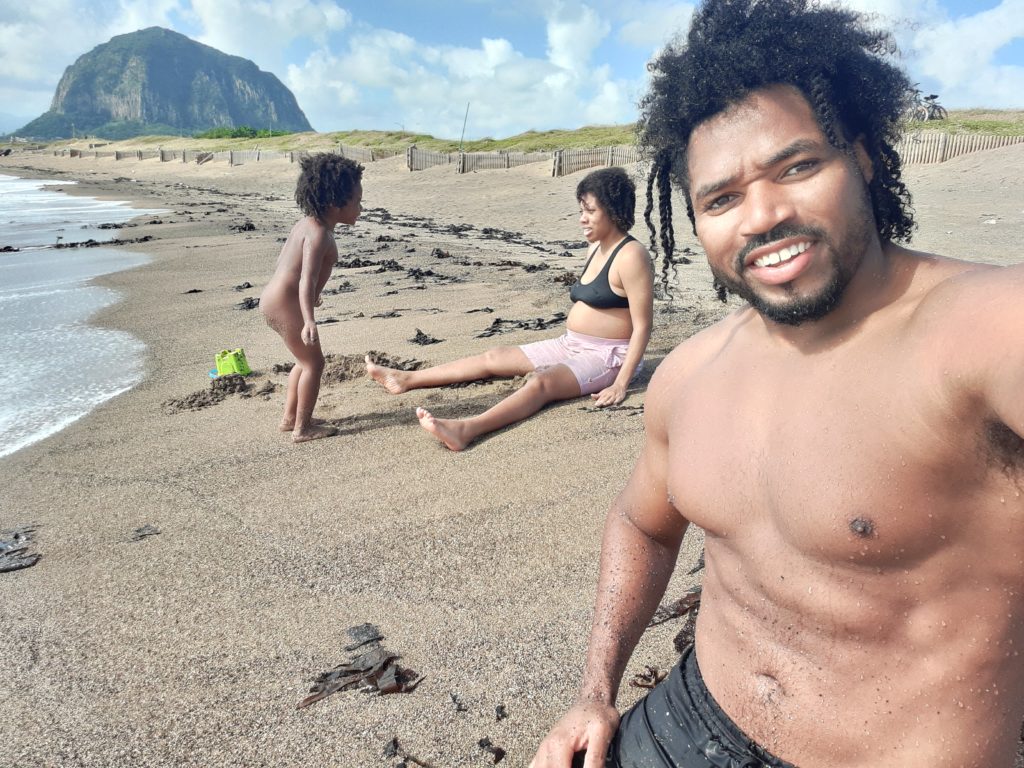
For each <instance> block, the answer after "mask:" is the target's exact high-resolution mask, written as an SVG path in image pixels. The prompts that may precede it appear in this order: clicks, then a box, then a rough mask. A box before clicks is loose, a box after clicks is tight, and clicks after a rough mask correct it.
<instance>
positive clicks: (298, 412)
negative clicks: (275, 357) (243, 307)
mask: <svg viewBox="0 0 1024 768" xmlns="http://www.w3.org/2000/svg"><path fill="white" fill-rule="evenodd" d="M284 342H285V344H287V345H288V349H289V350H290V351H291V353H292V354H293V355H295V359H296V360H297V361H298V362H297V363H296V364H295V367H294V368H292V372H291V373H290V374H289V375H288V394H287V395H286V396H285V418H287V417H288V414H289V411H288V407H289V403H288V398H289V397H290V396H291V394H292V387H293V380H294V393H295V405H294V414H295V417H294V418H295V421H294V427H293V428H292V440H293V441H294V442H296V443H302V442H305V441H307V440H316V439H317V438H320V437H330V436H331V435H333V434H336V432H337V430H335V429H334V428H333V427H323V426H318V425H316V424H314V423H313V409H314V408H315V407H316V399H317V397H318V396H319V394H320V377H321V376H322V375H323V372H324V355H323V352H322V351H321V350H320V343H319V342H317V343H316V344H312V345H309V346H307V345H306V344H303V343H302V339H301V337H300V336H299V331H294V332H293V331H292V329H289V330H288V332H287V333H285V334H284Z"/></svg>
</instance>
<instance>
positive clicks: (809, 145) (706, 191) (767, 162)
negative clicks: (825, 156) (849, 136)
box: [693, 139, 821, 200]
mask: <svg viewBox="0 0 1024 768" xmlns="http://www.w3.org/2000/svg"><path fill="white" fill-rule="evenodd" d="M820 149H821V142H819V141H815V140H814V139H797V140H796V141H794V142H793V143H792V144H790V145H789V146H787V147H783V148H782V149H780V150H779V151H778V152H776V153H775V154H774V155H771V156H769V157H767V158H765V159H764V160H762V161H761V162H759V163H756V164H755V167H756V168H757V169H758V170H761V171H763V170H765V169H766V168H771V167H772V166H773V165H778V164H779V163H784V162H785V161H786V160H789V159H790V158H792V157H796V156H797V155H799V154H803V153H804V152H814V151H817V150H820ZM738 177H739V174H735V175H733V176H729V177H728V178H725V179H719V180H718V181H713V182H710V183H708V184H704V185H703V186H701V187H700V188H699V189H698V190H697V193H696V194H695V195H694V196H693V199H694V200H701V199H703V198H705V197H707V196H708V195H712V194H714V193H715V192H718V191H719V190H720V189H724V188H725V187H728V186H729V185H731V184H733V183H734V182H735V181H736V179H737V178H738Z"/></svg>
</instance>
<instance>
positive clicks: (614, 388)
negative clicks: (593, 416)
mask: <svg viewBox="0 0 1024 768" xmlns="http://www.w3.org/2000/svg"><path fill="white" fill-rule="evenodd" d="M590 399H591V400H593V401H594V405H596V406H597V407H598V408H604V407H605V406H606V405H618V404H619V403H621V402H622V401H623V400H625V399H626V385H625V384H619V383H618V382H614V383H612V384H611V385H610V386H607V387H605V388H604V389H602V390H601V391H600V392H595V393H594V394H592V395H591V396H590Z"/></svg>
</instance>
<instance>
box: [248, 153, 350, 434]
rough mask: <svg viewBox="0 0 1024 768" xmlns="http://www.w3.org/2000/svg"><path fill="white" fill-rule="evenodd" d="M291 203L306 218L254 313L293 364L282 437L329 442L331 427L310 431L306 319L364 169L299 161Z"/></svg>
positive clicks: (315, 359) (312, 360)
mask: <svg viewBox="0 0 1024 768" xmlns="http://www.w3.org/2000/svg"><path fill="white" fill-rule="evenodd" d="M300 163H301V167H302V171H301V173H300V175H299V181H298V184H297V185H296V188H295V201H296V202H297V203H298V205H299V208H300V209H301V210H302V212H303V213H305V214H306V215H305V216H303V217H302V218H301V219H299V221H297V222H296V223H295V225H294V226H293V227H292V230H291V232H289V233H288V240H287V241H286V242H285V244H284V247H282V248H281V255H280V256H278V258H277V268H276V269H275V271H274V275H273V277H271V278H270V282H269V283H267V286H266V287H265V288H264V289H263V293H262V294H261V295H260V311H261V312H262V313H263V316H264V317H265V318H266V319H267V324H268V325H270V327H271V328H273V329H274V330H275V331H277V333H278V334H280V336H281V338H282V339H284V343H285V345H286V346H287V347H288V350H289V351H290V352H291V353H292V354H293V355H294V356H295V367H294V368H292V371H291V373H290V374H289V375H288V392H287V394H286V396H285V401H284V416H283V417H282V418H281V426H280V429H281V431H282V432H291V433H292V440H293V441H294V442H296V443H302V442H306V441H307V440H316V439H317V438H321V437H330V436H331V435H334V434H335V433H336V430H335V429H334V428H333V427H330V426H327V425H324V424H319V423H316V421H315V420H314V419H313V409H314V408H315V407H316V399H317V396H318V395H319V394H320V377H321V376H322V374H323V371H324V354H323V350H321V348H320V335H319V333H318V331H317V325H316V319H315V317H314V314H313V310H314V308H315V307H318V306H320V301H321V299H320V293H321V291H323V289H324V286H325V285H326V284H327V280H328V278H329V277H330V276H331V269H332V267H333V266H334V264H335V262H336V261H337V260H338V246H337V245H336V244H335V242H334V228H335V227H336V226H337V225H338V224H347V225H349V226H351V225H353V224H355V223H356V219H358V218H359V214H360V212H361V211H362V205H361V202H362V199H363V187H362V183H361V179H362V175H363V166H361V165H359V164H358V163H356V162H354V161H352V160H349V159H347V158H344V157H341V156H340V155H333V154H320V155H312V156H307V157H303V158H302V160H301V161H300Z"/></svg>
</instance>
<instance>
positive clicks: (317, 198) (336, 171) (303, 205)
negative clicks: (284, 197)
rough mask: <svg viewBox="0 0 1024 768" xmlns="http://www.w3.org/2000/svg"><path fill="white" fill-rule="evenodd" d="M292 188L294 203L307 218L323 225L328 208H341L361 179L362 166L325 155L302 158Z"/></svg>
mask: <svg viewBox="0 0 1024 768" xmlns="http://www.w3.org/2000/svg"><path fill="white" fill-rule="evenodd" d="M299 165H300V167H301V168H302V170H301V172H300V173H299V181H298V183H297V184H296V185H295V202H296V203H298V204H299V208H300V209H302V212H303V213H305V214H306V215H307V216H312V217H313V218H315V219H319V220H320V221H323V220H324V218H325V216H326V215H327V209H328V208H330V207H331V206H332V205H334V206H337V207H338V208H343V207H344V206H345V204H346V203H347V202H348V201H349V200H351V199H352V195H353V194H354V193H355V190H356V184H358V183H359V182H360V181H361V180H362V178H363V166H361V165H360V164H359V163H357V162H356V161H355V160H350V159H349V158H347V157H342V156H341V155H335V154H331V153H329V152H325V153H322V154H318V155H304V156H303V157H302V159H300V160H299Z"/></svg>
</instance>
